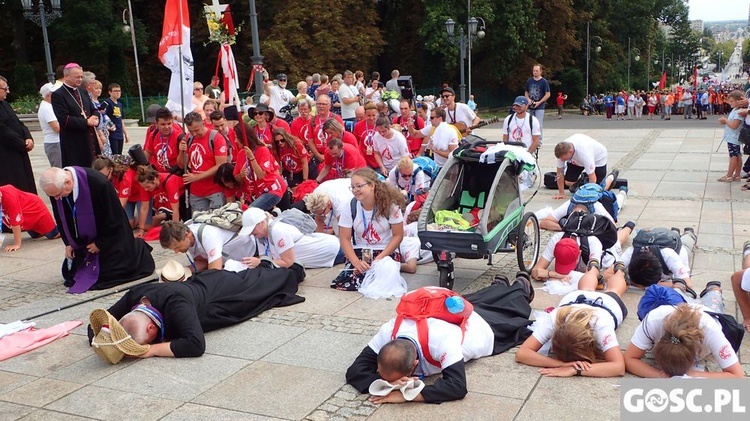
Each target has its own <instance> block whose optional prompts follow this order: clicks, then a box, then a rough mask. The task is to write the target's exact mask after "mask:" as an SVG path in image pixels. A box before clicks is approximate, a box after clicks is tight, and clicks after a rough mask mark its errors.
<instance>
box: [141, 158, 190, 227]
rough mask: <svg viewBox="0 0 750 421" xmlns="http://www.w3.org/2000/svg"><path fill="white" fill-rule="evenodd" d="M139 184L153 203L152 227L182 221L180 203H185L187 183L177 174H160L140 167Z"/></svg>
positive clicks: (143, 166)
mask: <svg viewBox="0 0 750 421" xmlns="http://www.w3.org/2000/svg"><path fill="white" fill-rule="evenodd" d="M138 183H139V184H140V185H141V187H142V188H143V190H145V191H146V192H147V193H148V195H149V196H150V197H151V200H152V201H153V205H152V207H153V210H154V217H153V219H152V221H151V223H152V225H154V226H159V225H161V223H162V222H164V221H179V220H180V201H181V200H182V201H184V200H185V198H184V195H185V182H184V181H183V180H182V177H180V176H179V175H177V174H167V173H158V172H156V170H155V169H154V168H153V167H151V166H146V165H141V166H139V167H138Z"/></svg>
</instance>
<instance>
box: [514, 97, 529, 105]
mask: <svg viewBox="0 0 750 421" xmlns="http://www.w3.org/2000/svg"><path fill="white" fill-rule="evenodd" d="M513 105H529V99H528V98H526V97H525V96H523V95H520V96H517V97H516V99H514V100H513Z"/></svg>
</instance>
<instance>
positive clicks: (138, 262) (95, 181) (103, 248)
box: [39, 167, 154, 294]
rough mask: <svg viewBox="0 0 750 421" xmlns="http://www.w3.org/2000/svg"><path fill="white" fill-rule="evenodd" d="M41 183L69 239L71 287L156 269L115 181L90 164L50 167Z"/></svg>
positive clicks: (66, 272)
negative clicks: (86, 165) (111, 180)
mask: <svg viewBox="0 0 750 421" xmlns="http://www.w3.org/2000/svg"><path fill="white" fill-rule="evenodd" d="M39 185H40V186H41V187H42V189H43V190H44V192H45V193H47V195H49V196H50V202H51V203H52V212H53V213H54V215H55V221H56V222H57V227H58V229H59V230H60V233H61V234H62V239H63V242H64V243H65V260H64V261H63V265H62V276H63V278H64V279H65V283H64V285H65V286H67V287H70V289H69V290H68V292H69V293H74V294H77V293H81V292H85V291H88V290H89V289H105V288H111V287H113V286H115V285H119V284H122V283H125V282H128V281H132V280H135V279H138V278H142V277H144V276H148V275H150V274H151V273H153V271H154V259H153V257H151V246H149V245H148V244H146V242H144V241H143V239H140V238H133V231H132V230H131V228H130V225H129V224H128V218H127V216H125V211H124V210H123V208H122V206H121V205H120V201H119V199H118V198H117V193H116V192H115V189H114V187H112V184H111V183H110V182H109V181H108V180H107V178H106V177H104V176H103V175H102V174H101V173H99V172H98V171H95V170H93V169H91V168H81V167H65V168H64V169H62V168H56V167H53V168H49V169H48V170H46V171H45V172H44V173H43V174H42V177H41V179H40V180H39Z"/></svg>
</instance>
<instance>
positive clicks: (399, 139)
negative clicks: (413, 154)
mask: <svg viewBox="0 0 750 421" xmlns="http://www.w3.org/2000/svg"><path fill="white" fill-rule="evenodd" d="M388 130H390V131H391V134H393V136H392V137H391V138H390V139H386V138H384V137H383V136H381V135H380V133H377V132H375V136H373V138H372V140H373V145H374V146H375V151H376V152H377V153H379V154H380V158H381V159H382V160H383V166H384V167H385V169H386V170H388V171H390V170H392V169H393V168H395V167H396V164H398V161H399V160H400V159H401V157H403V156H409V147H408V146H407V144H406V138H405V137H404V135H402V134H401V133H399V132H397V131H396V130H393V129H388Z"/></svg>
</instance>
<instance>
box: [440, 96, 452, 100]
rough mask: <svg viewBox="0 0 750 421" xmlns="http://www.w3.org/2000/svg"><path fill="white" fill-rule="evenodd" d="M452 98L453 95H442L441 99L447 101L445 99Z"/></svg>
mask: <svg viewBox="0 0 750 421" xmlns="http://www.w3.org/2000/svg"><path fill="white" fill-rule="evenodd" d="M452 96H453V95H440V98H443V99H445V98H450V97H452Z"/></svg>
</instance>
